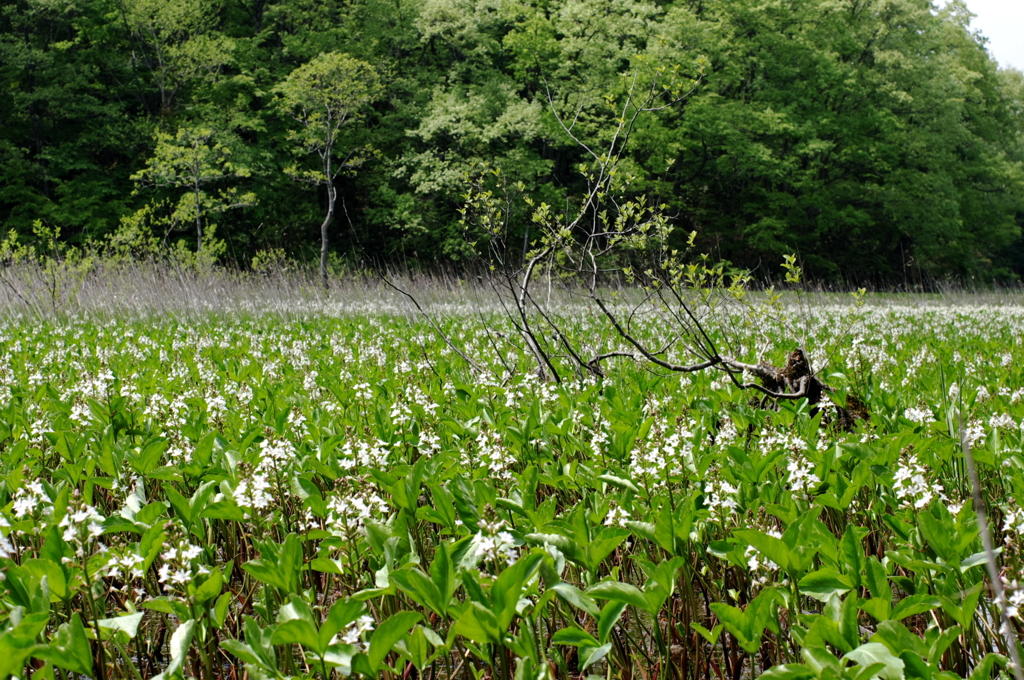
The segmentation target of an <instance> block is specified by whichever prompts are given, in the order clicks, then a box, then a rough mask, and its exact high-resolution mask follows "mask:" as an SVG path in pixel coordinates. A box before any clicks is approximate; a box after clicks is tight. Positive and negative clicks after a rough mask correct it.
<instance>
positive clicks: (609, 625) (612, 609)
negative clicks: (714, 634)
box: [597, 600, 714, 644]
mask: <svg viewBox="0 0 1024 680" xmlns="http://www.w3.org/2000/svg"><path fill="white" fill-rule="evenodd" d="M627 606H628V605H627V604H626V603H625V602H622V601H621V600H611V601H610V602H608V604H606V605H605V606H604V609H602V610H601V613H600V615H599V616H598V618H597V638H598V640H600V641H601V643H602V644H604V643H605V642H608V636H609V635H610V634H611V632H612V629H613V628H615V624H617V623H618V622H619V619H620V618H621V617H622V612H624V611H626V607H627ZM712 644H714V643H712Z"/></svg>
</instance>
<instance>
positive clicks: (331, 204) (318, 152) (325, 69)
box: [277, 52, 382, 287]
mask: <svg viewBox="0 0 1024 680" xmlns="http://www.w3.org/2000/svg"><path fill="white" fill-rule="evenodd" d="M277 89H278V92H279V93H280V94H281V100H280V101H281V105H282V106H283V108H284V109H285V111H287V112H288V113H289V114H290V115H291V116H292V117H293V118H294V120H295V121H296V122H297V123H298V127H295V128H293V129H292V130H291V133H290V136H289V139H290V140H292V141H293V142H294V143H295V144H296V146H297V149H298V150H299V152H300V153H302V154H305V155H314V156H316V157H317V158H318V159H319V164H318V166H317V167H316V168H313V169H309V168H306V169H303V168H302V167H301V166H300V165H298V164H296V165H292V166H290V167H289V168H288V170H287V172H288V174H289V175H290V176H291V177H292V178H293V179H296V180H298V181H302V182H307V183H309V184H312V185H314V186H324V187H326V188H327V210H326V215H325V216H324V220H323V223H322V224H321V225H320V277H321V280H322V282H323V284H324V287H326V286H327V285H328V276H327V255H328V243H329V235H330V228H331V224H332V223H333V222H334V210H335V203H336V202H337V198H338V193H337V188H336V180H337V178H338V175H339V174H341V173H342V172H344V171H346V170H351V169H352V168H356V167H358V166H359V165H361V164H362V163H363V162H364V161H365V160H366V158H367V154H368V152H369V149H368V148H367V147H365V146H363V147H359V146H350V145H345V144H339V137H340V136H341V132H342V128H343V127H344V126H345V125H346V124H350V123H353V122H355V121H357V120H358V119H359V118H360V116H361V114H362V110H363V109H364V108H365V107H366V106H367V105H368V104H370V103H371V102H373V101H375V100H376V99H377V98H378V97H379V96H380V94H381V91H382V89H381V86H380V83H379V81H378V78H377V73H376V71H375V70H374V68H373V66H371V65H370V64H368V63H366V62H364V61H360V60H358V59H354V58H352V57H350V56H348V55H347V54H341V53H338V52H330V53H327V54H321V55H320V56H318V57H316V58H315V59H313V60H312V61H310V62H309V63H307V64H304V65H302V66H300V67H298V68H297V69H295V70H294V71H292V72H291V74H290V75H289V76H288V77H287V78H286V79H285V80H284V82H282V83H281V84H280V85H279V86H278V88H277Z"/></svg>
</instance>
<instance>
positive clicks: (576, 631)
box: [551, 626, 599, 647]
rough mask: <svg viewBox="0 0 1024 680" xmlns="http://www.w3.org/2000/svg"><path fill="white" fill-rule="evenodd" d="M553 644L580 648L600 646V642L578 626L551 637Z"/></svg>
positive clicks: (558, 632)
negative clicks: (583, 646) (582, 646)
mask: <svg viewBox="0 0 1024 680" xmlns="http://www.w3.org/2000/svg"><path fill="white" fill-rule="evenodd" d="M551 642H553V643H554V644H556V645H571V646H573V647H579V646H580V645H591V646H593V647H597V646H599V643H598V641H597V640H596V639H594V636H593V635H591V634H590V633H588V632H587V631H585V630H583V629H582V628H578V627H576V626H573V627H570V628H562V629H561V630H558V631H555V634H554V635H552V636H551Z"/></svg>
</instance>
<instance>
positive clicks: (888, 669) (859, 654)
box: [843, 642, 905, 680]
mask: <svg viewBox="0 0 1024 680" xmlns="http://www.w3.org/2000/svg"><path fill="white" fill-rule="evenodd" d="M843 658H844V659H850V660H852V661H856V662H857V663H858V664H860V665H861V666H868V665H871V664H876V663H880V664H883V666H884V668H883V669H881V670H880V672H879V673H878V677H880V678H884V679H885V680H903V668H904V666H905V664H904V663H903V660H902V659H900V658H899V657H897V656H895V655H894V654H893V653H892V652H890V651H889V648H888V647H886V646H885V645H883V644H882V643H880V642H867V643H865V644H863V645H861V646H860V647H858V648H857V649H855V650H853V651H852V652H848V653H847V654H846V655H845V656H844V657H843Z"/></svg>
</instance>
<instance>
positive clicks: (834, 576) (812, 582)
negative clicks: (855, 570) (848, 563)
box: [799, 567, 854, 602]
mask: <svg viewBox="0 0 1024 680" xmlns="http://www.w3.org/2000/svg"><path fill="white" fill-rule="evenodd" d="M799 586H800V592H802V593H804V594H805V595H808V596H810V597H813V598H814V599H815V600H818V601H820V602H828V600H829V599H830V598H831V597H832V596H833V595H842V594H843V593H847V592H849V591H851V590H853V588H854V585H853V583H852V582H851V581H850V579H849V578H847V577H846V576H844V575H843V574H840V573H839V572H837V571H836V570H835V569H832V568H831V567H825V568H824V569H819V570H818V571H813V572H811V573H810V574H807V575H806V576H804V577H803V578H802V579H800V583H799Z"/></svg>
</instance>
